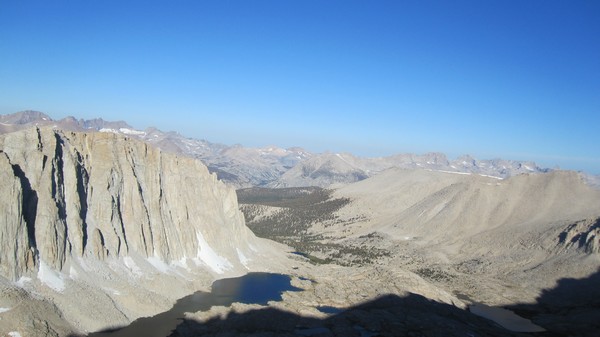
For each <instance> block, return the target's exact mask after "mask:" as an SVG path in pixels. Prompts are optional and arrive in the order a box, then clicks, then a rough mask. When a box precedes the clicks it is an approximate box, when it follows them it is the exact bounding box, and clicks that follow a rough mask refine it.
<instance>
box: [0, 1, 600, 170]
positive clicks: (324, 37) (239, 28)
mask: <svg viewBox="0 0 600 337" xmlns="http://www.w3.org/2000/svg"><path fill="white" fill-rule="evenodd" d="M25 109H34V110H39V111H43V112H46V113H48V114H49V115H50V116H52V117H53V118H62V117H65V116H67V115H73V116H76V117H79V118H93V117H102V118H104V119H108V120H126V121H128V122H129V123H130V124H132V125H133V126H134V127H136V128H140V129H141V128H145V127H147V126H156V127H159V128H160V129H163V130H177V131H179V132H180V133H182V134H184V135H186V136H190V137H195V138H204V139H207V140H210V141H213V142H221V143H225V144H235V143H240V144H243V145H246V146H266V145H271V144H274V145H279V146H282V147H289V146H296V145H297V146H303V147H305V148H306V149H308V150H311V151H314V152H320V151H325V150H330V151H335V152H342V151H347V152H353V153H355V154H358V155H363V156H379V155H389V154H393V153H400V152H416V153H422V152H427V151H440V152H444V153H446V154H448V155H449V156H450V157H454V156H457V155H460V154H463V153H469V154H472V155H473V156H476V157H478V158H495V157H502V158H507V159H519V160H521V159H530V160H534V161H536V162H537V163H538V164H540V165H543V166H548V167H553V166H554V165H560V166H561V167H563V168H569V169H577V170H587V171H589V172H592V173H596V174H600V1H594V0H589V1H567V0H564V1H547V0H544V1H541V0H538V1H534V0H531V1H529V0H518V1H510V0H503V1H493V0H490V1H417V0H414V1H401V0H397V1H366V0H365V1H349V0H344V1H331V0H324V1H313V0H302V1H299V0H298V1H293V0H289V1H288V0H283V1H281V0H279V1H254V0H253V1H216V0H215V1H139V2H132V1H17V0H14V1H13V0H0V113H2V114H5V113H12V112H16V111H19V110H25Z"/></svg>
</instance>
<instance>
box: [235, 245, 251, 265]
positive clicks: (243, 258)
mask: <svg viewBox="0 0 600 337" xmlns="http://www.w3.org/2000/svg"><path fill="white" fill-rule="evenodd" d="M235 250H236V251H237V255H238V259H240V262H241V263H242V264H243V265H244V267H246V268H248V262H250V259H249V258H247V257H246V255H244V253H242V251H241V250H240V249H239V248H236V249H235Z"/></svg>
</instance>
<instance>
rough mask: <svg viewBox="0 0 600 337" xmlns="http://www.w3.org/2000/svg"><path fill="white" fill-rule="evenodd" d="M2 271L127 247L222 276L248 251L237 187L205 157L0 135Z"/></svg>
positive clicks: (130, 143)
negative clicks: (222, 177)
mask: <svg viewBox="0 0 600 337" xmlns="http://www.w3.org/2000/svg"><path fill="white" fill-rule="evenodd" d="M0 151H1V152H0V180H1V183H0V195H1V196H2V197H1V198H0V214H1V215H0V242H1V243H2V247H3V249H2V250H0V273H2V275H3V276H5V277H7V278H9V279H12V280H17V279H18V278H19V277H21V276H23V275H27V274H31V273H33V272H35V271H37V270H38V268H39V265H40V263H41V262H43V263H45V264H46V265H48V266H50V267H51V268H52V269H54V270H57V271H61V270H63V268H64V266H65V265H66V264H67V263H68V262H69V260H71V259H74V258H83V259H97V260H105V259H107V258H109V257H115V258H119V257H125V256H128V255H129V254H131V253H135V254H137V255H139V256H144V257H147V258H155V259H159V260H161V261H164V262H167V263H169V262H172V261H179V263H180V264H184V265H187V263H195V264H196V265H197V266H199V267H205V268H207V269H212V271H214V272H222V270H224V269H228V268H234V267H237V266H239V265H240V261H239V258H238V256H239V255H240V252H241V254H242V255H246V256H249V255H251V253H252V252H251V250H252V249H251V248H253V247H251V246H252V242H253V240H254V239H255V237H254V236H253V234H252V233H251V232H250V231H249V230H248V229H247V228H246V227H245V225H244V221H243V216H242V214H241V213H240V211H239V210H238V207H237V199H236V195H235V191H234V190H233V189H231V188H229V187H226V186H225V185H224V184H222V183H221V182H219V181H217V179H216V176H215V175H211V174H209V172H208V170H207V168H206V167H205V166H204V165H203V164H202V163H201V162H199V161H197V160H193V159H190V158H185V157H179V156H176V155H173V154H168V153H163V152H161V151H160V150H157V149H155V148H152V147H151V146H149V145H148V144H146V143H143V142H141V141H137V140H134V139H131V138H127V137H123V136H120V135H115V134H111V133H75V132H62V131H58V130H53V129H51V128H32V129H28V130H23V131H19V132H14V133H9V134H6V135H3V136H1V137H0Z"/></svg>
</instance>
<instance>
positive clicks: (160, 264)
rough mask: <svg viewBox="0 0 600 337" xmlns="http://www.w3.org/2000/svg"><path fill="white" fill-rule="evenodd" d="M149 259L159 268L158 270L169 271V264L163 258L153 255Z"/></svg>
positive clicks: (164, 272) (165, 272)
mask: <svg viewBox="0 0 600 337" xmlns="http://www.w3.org/2000/svg"><path fill="white" fill-rule="evenodd" d="M147 260H148V262H150V264H151V265H152V266H153V267H154V268H156V269H158V271H160V272H161V273H163V274H167V273H169V265H168V264H166V263H164V262H163V260H161V259H160V258H159V257H158V256H151V257H149V258H148V259H147Z"/></svg>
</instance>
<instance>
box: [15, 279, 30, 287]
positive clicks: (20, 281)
mask: <svg viewBox="0 0 600 337" xmlns="http://www.w3.org/2000/svg"><path fill="white" fill-rule="evenodd" d="M29 282H31V278H30V277H26V276H21V278H19V280H18V281H17V285H18V286H19V287H21V288H23V287H25V284H26V283H29Z"/></svg>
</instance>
